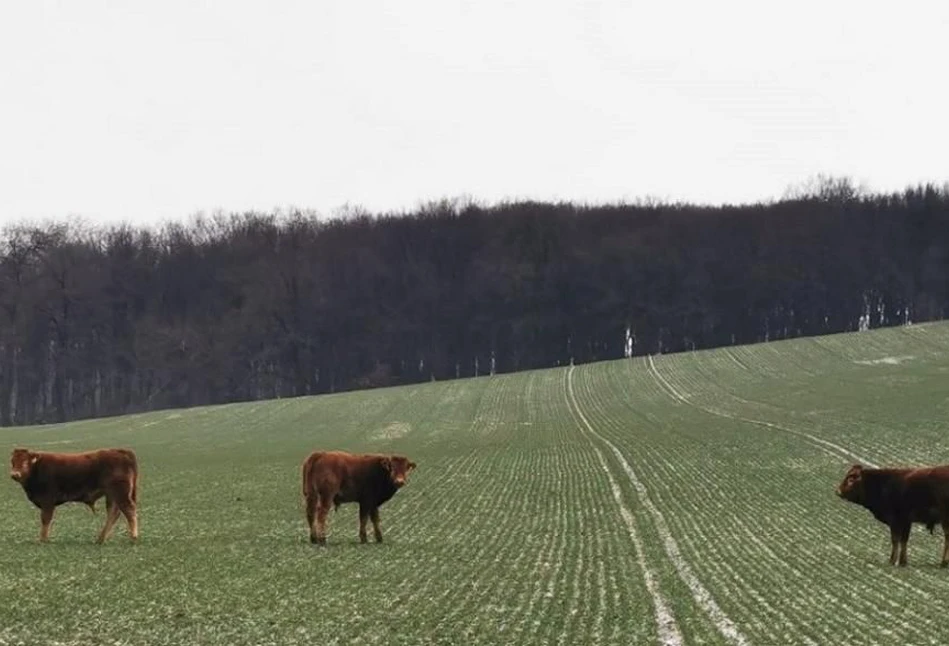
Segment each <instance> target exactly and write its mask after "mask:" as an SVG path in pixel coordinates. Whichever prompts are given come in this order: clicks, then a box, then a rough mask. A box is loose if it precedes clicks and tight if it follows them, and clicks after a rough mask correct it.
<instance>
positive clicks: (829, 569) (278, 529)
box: [0, 324, 949, 645]
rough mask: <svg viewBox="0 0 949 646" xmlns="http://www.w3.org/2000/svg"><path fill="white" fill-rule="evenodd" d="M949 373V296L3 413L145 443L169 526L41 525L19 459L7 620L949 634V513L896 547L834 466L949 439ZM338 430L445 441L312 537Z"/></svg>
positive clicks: (434, 630) (26, 636)
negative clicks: (377, 539)
mask: <svg viewBox="0 0 949 646" xmlns="http://www.w3.org/2000/svg"><path fill="white" fill-rule="evenodd" d="M947 385H949V325H945V324H937V325H925V326H912V327H908V328H899V329H890V330H881V331H875V332H870V333H861V334H854V335H838V336H833V337H825V338H821V339H802V340H797V341H790V342H780V343H772V344H767V345H758V346H750V347H736V348H728V349H721V350H716V351H711V352H697V353H687V354H679V355H670V356H666V357H655V358H653V359H644V358H637V359H634V360H628V361H618V362H610V363H602V364H595V365H587V366H578V367H576V368H573V369H558V370H547V371H535V372H527V373H521V374H517V375H504V376H496V377H482V378H479V379H472V380H464V381H453V382H443V383H434V384H426V385H420V386H414V387H404V388H393V389H386V390H377V391H369V392H361V393H350V394H343V395H334V396H324V397H316V398H300V399H292V400H280V401H273V402H256V403H248V404H240V405H232V406H220V407H212V408H204V409H193V410H182V411H163V412H157V413H149V414H144V415H136V416H129V417H124V418H116V419H108V420H97V421H88V422H80V423H73V424H66V425H60V426H49V427H40V428H27V429H0V447H5V448H3V456H4V459H6V456H7V454H8V453H9V449H10V448H12V446H14V445H25V446H29V447H33V448H38V449H45V450H82V449H89V448H95V447H102V446H128V447H131V448H133V449H135V451H136V452H137V453H138V456H139V462H140V468H141V481H140V520H141V532H142V540H141V541H140V543H139V544H138V545H131V544H130V543H129V542H128V539H127V537H126V535H125V527H124V525H123V524H121V523H120V524H119V525H118V526H117V531H116V533H115V535H114V536H113V538H112V539H111V540H110V542H109V543H107V544H106V545H105V546H103V547H99V546H96V545H95V544H94V543H93V540H94V537H95V534H96V531H97V530H98V528H99V527H100V525H101V523H102V520H103V511H102V509H100V512H99V515H98V516H96V517H93V516H92V515H91V514H90V513H89V511H88V510H87V509H86V508H85V507H83V506H80V505H73V506H66V507H60V508H59V510H58V511H57V516H56V520H55V521H54V523H53V532H52V542H51V543H50V544H48V545H40V544H38V542H37V540H36V539H37V536H38V532H39V518H38V512H37V510H35V509H34V508H33V507H32V506H31V505H30V504H29V503H28V502H27V500H26V498H25V496H24V495H23V493H22V491H21V490H20V488H19V486H18V485H16V484H15V483H13V482H12V481H10V480H7V484H6V485H5V487H4V493H2V494H0V513H2V514H3V518H4V521H5V522H4V523H3V524H2V525H0V572H2V574H3V576H2V577H0V644H20V643H23V644H52V643H62V644H100V643H101V644H297V643H299V644H350V643H360V644H365V643H384V644H415V643H427V644H508V643H510V644H515V643H516V644H549V643H570V644H574V643H591V644H592V643H596V644H654V643H659V641H660V639H661V638H662V637H665V638H667V639H668V640H670V641H671V642H673V643H682V644H728V643H738V644H740V643H749V644H765V645H772V644H840V643H863V644H893V643H911V644H928V643H933V644H939V643H947V642H949V623H947V622H945V621H944V620H943V616H944V614H945V607H946V605H947V602H949V572H946V571H943V570H940V569H938V568H937V567H936V565H937V563H938V558H939V547H940V545H941V537H940V536H935V537H930V536H929V535H928V534H926V533H924V532H923V531H922V530H920V529H918V528H917V529H915V530H914V532H913V538H912V540H911V542H910V567H909V568H906V569H902V570H894V569H891V568H889V567H888V566H886V565H885V560H886V557H887V556H888V554H889V548H888V540H889V539H888V535H887V532H886V531H885V528H884V527H883V526H882V525H880V524H879V523H877V522H876V521H875V520H873V519H872V517H871V516H870V515H869V514H868V513H867V512H866V511H864V510H862V509H860V508H857V507H855V506H853V505H848V504H845V503H843V502H841V501H839V500H837V498H836V496H835V495H834V494H833V489H834V487H835V486H836V485H837V483H838V481H839V479H840V478H841V477H842V475H843V472H844V470H845V468H846V466H847V465H849V464H850V463H851V462H852V461H853V459H854V458H853V456H854V455H856V456H860V457H863V458H864V459H866V460H869V461H871V462H875V463H878V464H918V463H930V462H949V434H947V430H949V421H947V420H949V389H947ZM316 448H342V449H348V450H353V451H362V450H367V451H386V452H388V451H391V452H399V453H405V454H407V455H410V456H411V457H412V458H413V459H414V460H415V461H417V462H418V463H419V469H418V470H417V471H416V472H414V473H413V474H412V476H411V478H410V482H409V485H408V486H407V487H406V488H405V489H404V490H403V491H401V492H400V493H399V494H397V495H396V497H395V498H393V499H392V500H391V501H390V502H389V503H387V504H386V505H385V506H383V508H382V510H381V513H382V525H383V532H384V533H385V536H386V542H385V543H384V544H383V545H374V544H369V545H360V544H358V541H357V536H356V525H357V521H356V510H355V507H354V506H352V505H347V506H343V507H341V508H340V510H339V512H337V513H335V514H331V517H330V526H329V532H330V533H329V546H328V547H327V548H325V549H320V548H316V547H313V546H311V545H310V544H309V543H308V542H307V531H306V528H305V524H304V519H303V509H302V503H301V495H300V482H299V467H300V464H301V462H302V460H303V458H304V457H305V456H306V455H307V453H308V452H309V451H311V450H314V449H316ZM100 507H101V504H100ZM657 608H665V611H666V612H667V615H666V616H665V619H664V620H663V615H662V612H661V611H657ZM657 617H659V619H657ZM663 621H665V622H666V623H665V624H663Z"/></svg>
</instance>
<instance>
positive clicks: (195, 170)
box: [0, 0, 949, 223]
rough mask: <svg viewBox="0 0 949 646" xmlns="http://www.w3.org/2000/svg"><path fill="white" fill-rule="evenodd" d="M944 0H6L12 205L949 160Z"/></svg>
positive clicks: (662, 192) (20, 214)
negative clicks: (14, 0)
mask: <svg viewBox="0 0 949 646" xmlns="http://www.w3.org/2000/svg"><path fill="white" fill-rule="evenodd" d="M947 34H949V2H946V1H945V0H933V1H931V2H929V1H927V2H924V1H919V2H913V1H908V2H900V3H893V2H887V3H883V2H867V1H866V0H861V1H853V2H851V1H838V0H831V1H828V0H817V1H812V0H798V1H797V2H793V3H791V2H780V3H778V2H763V1H761V0H753V1H747V2H746V1H738V0H716V1H715V2H708V1H706V0H697V1H688V2H686V1H676V0H663V1H657V0H649V1H648V2H630V1H622V0H616V1H603V2H595V1H592V0H591V1H586V2H585V1H581V0H577V1H574V2H563V1H559V0H517V1H513V0H511V1H505V2H500V1H495V0H470V1H459V0H393V1H391V2H386V1H377V0H351V1H350V0H326V1H322V2H321V1H313V0H308V1H305V2H279V1H268V2H242V1H239V0H228V1H226V2H197V1H195V0H162V1H161V2H154V1H151V2H132V1H121V2H119V1H115V2H101V1H95V0H83V1H81V2H77V1H63V2H41V1H38V0H29V1H24V2H5V3H3V5H2V8H0V223H6V222H10V221H18V220H21V219H24V218H44V219H45V218H54V219H60V218H66V217H67V216H70V215H81V216H83V217H85V218H86V219H88V220H90V221H93V222H99V221H109V222H115V221H122V220H126V221H130V222H134V223H145V222H157V221H162V220H184V219H186V218H187V217H188V216H189V215H191V214H193V213H196V212H198V211H205V212H209V211H213V210H216V209H224V210H227V211H231V210H240V211H243V210H248V209H258V210H272V209H274V208H277V207H282V208H285V207H288V206H295V207H300V208H308V209H315V210H318V211H320V212H322V213H325V214H328V215H329V214H332V213H333V211H334V209H336V208H338V207H340V206H342V205H344V204H347V203H348V204H350V205H361V206H364V207H366V208H368V209H370V210H372V211H384V210H399V209H403V208H409V207H412V206H414V205H416V204H418V203H419V202H420V201H426V200H430V199H437V198H441V197H453V196H459V195H467V196H470V197H472V198H474V199H476V200H481V201H485V202H489V203H490V202H493V201H496V200H500V199H505V198H521V197H530V198H536V199H566V200H577V201H588V202H603V201H613V200H620V199H627V200H632V199H635V198H637V197H644V196H652V197H658V198H661V199H681V200H688V201H695V202H705V203H719V202H722V201H730V202H743V201H756V200H760V199H768V198H771V197H779V196H780V195H781V194H782V193H783V192H784V190H785V189H786V188H787V187H788V185H790V184H794V183H800V182H802V181H803V180H806V179H807V178H808V177H810V176H813V175H815V174H817V173H825V174H834V175H847V176H850V177H852V178H854V179H855V180H856V181H857V182H863V183H866V184H867V185H868V186H869V187H870V188H873V189H877V190H890V189H897V188H902V187H904V186H906V185H907V184H914V183H917V182H920V181H938V182H939V183H942V182H944V181H946V180H947V179H949V84H947V81H946V78H947V75H949V72H947V68H946V64H947V62H949V36H947Z"/></svg>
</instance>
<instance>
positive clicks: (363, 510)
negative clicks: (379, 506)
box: [359, 505, 369, 543]
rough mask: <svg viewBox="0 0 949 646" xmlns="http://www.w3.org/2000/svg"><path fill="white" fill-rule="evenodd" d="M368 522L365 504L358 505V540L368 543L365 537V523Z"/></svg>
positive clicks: (367, 510)
mask: <svg viewBox="0 0 949 646" xmlns="http://www.w3.org/2000/svg"><path fill="white" fill-rule="evenodd" d="M367 522H369V509H368V508H367V507H366V506H365V505H359V542H360V543H368V542H369V539H367V538H366V523H367Z"/></svg>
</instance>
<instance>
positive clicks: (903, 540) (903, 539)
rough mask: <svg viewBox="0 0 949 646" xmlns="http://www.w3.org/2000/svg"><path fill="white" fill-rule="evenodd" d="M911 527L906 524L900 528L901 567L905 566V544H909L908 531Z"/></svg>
mask: <svg viewBox="0 0 949 646" xmlns="http://www.w3.org/2000/svg"><path fill="white" fill-rule="evenodd" d="M912 527H913V526H912V525H911V524H910V523H907V524H906V525H904V526H903V527H902V528H901V531H900V561H899V563H900V566H901V567H903V566H905V565H906V544H907V543H909V530H910V529H912Z"/></svg>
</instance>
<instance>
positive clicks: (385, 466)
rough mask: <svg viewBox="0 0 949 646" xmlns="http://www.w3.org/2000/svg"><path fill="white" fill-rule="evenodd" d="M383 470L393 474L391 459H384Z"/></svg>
mask: <svg viewBox="0 0 949 646" xmlns="http://www.w3.org/2000/svg"><path fill="white" fill-rule="evenodd" d="M382 468H383V469H385V470H386V471H388V472H389V473H392V459H391V458H382Z"/></svg>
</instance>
